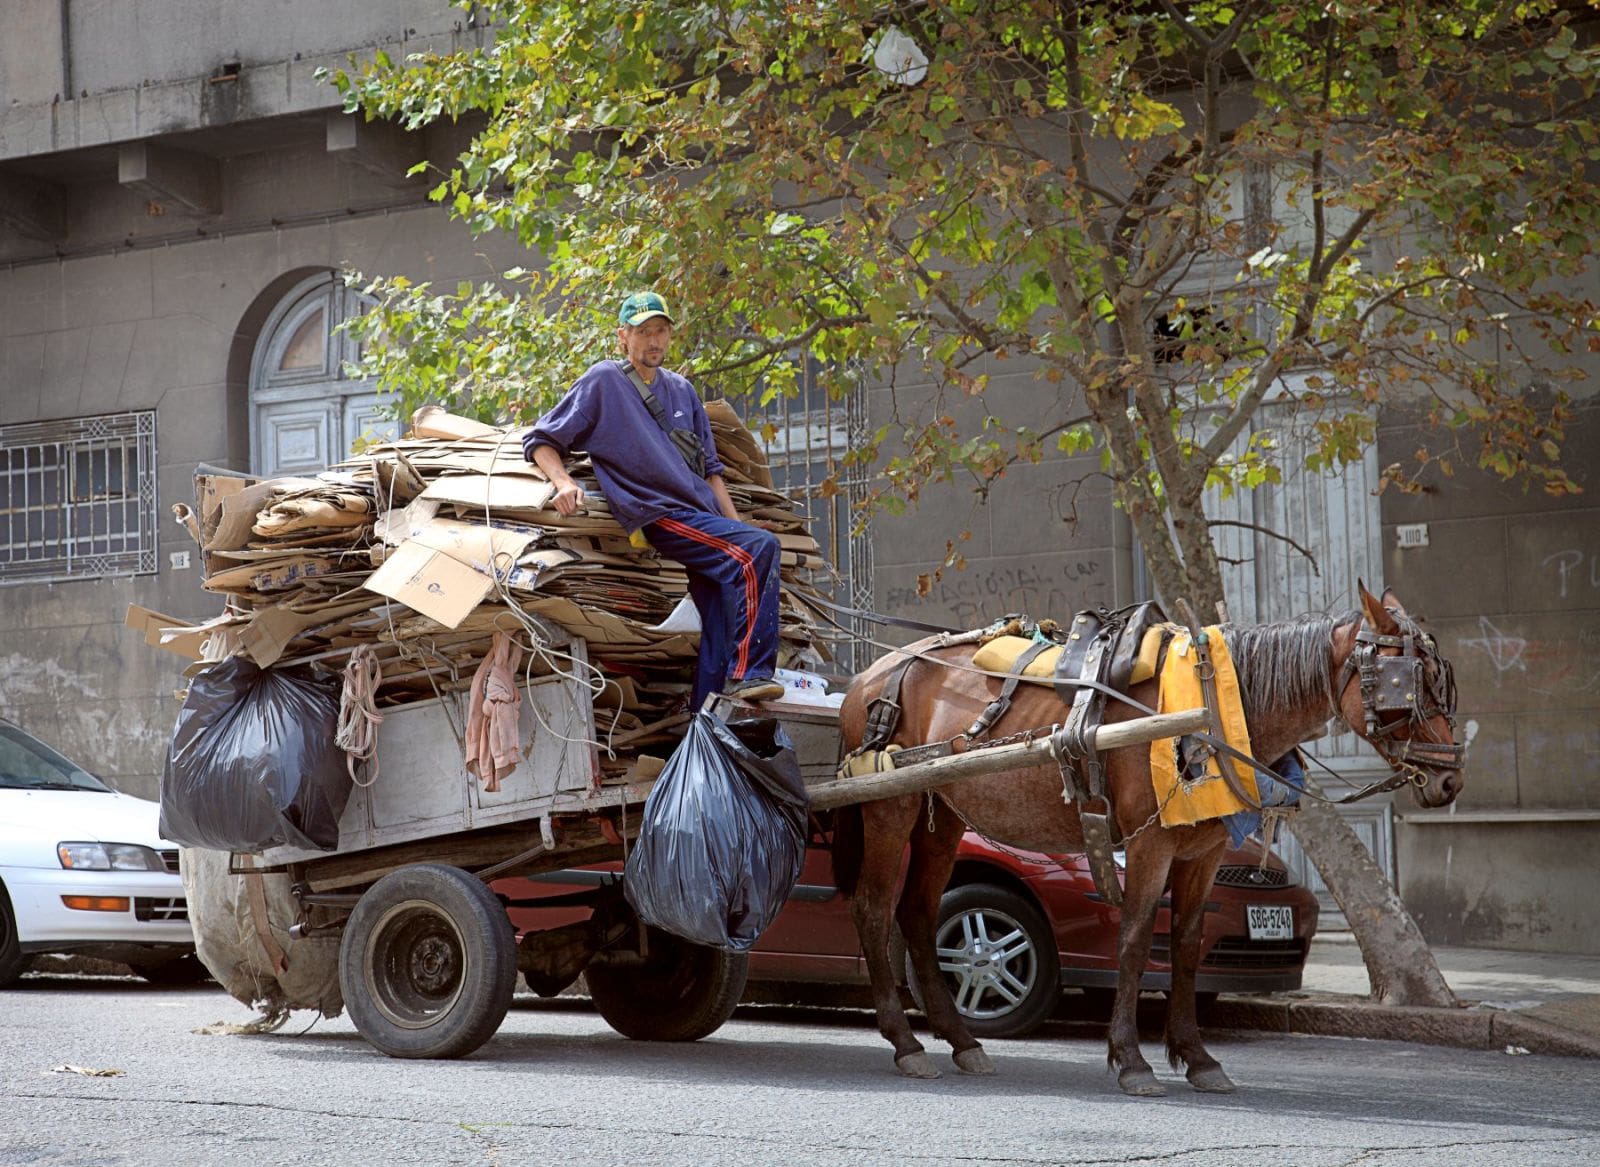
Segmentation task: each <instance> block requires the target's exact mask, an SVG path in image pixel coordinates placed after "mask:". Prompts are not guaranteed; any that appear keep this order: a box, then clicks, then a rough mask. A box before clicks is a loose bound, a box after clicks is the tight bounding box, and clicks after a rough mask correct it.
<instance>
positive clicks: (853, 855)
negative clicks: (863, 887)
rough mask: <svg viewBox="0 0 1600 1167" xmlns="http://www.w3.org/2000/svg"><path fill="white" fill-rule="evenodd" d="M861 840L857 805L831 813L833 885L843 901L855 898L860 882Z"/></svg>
mask: <svg viewBox="0 0 1600 1167" xmlns="http://www.w3.org/2000/svg"><path fill="white" fill-rule="evenodd" d="M865 838H866V832H865V830H864V824H863V822H862V818H861V805H860V804H859V803H856V804H854V805H852V806H841V807H839V808H838V809H836V810H835V811H834V812H833V884H834V886H835V887H837V888H838V889H839V891H840V892H841V893H843V895H844V896H845V898H847V899H848V898H849V897H850V896H853V895H855V894H856V883H857V882H858V881H859V880H860V879H861V861H862V859H863V857H864V855H865V851H866V849H865V846H864V840H865Z"/></svg>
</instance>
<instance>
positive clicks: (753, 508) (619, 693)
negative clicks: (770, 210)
mask: <svg viewBox="0 0 1600 1167" xmlns="http://www.w3.org/2000/svg"><path fill="white" fill-rule="evenodd" d="M708 412H710V414H711V417H712V422H713V428H714V432H715V436H716V439H717V452H718V454H719V456H720V457H721V458H722V460H723V462H724V465H725V467H726V473H725V479H726V481H727V484H728V488H729V492H730V493H731V495H732V496H733V499H734V502H735V504H736V505H737V506H738V508H739V511H740V513H741V514H742V515H744V516H746V517H747V518H748V519H749V520H750V521H751V522H753V523H755V524H756V525H758V526H762V527H766V528H768V529H770V530H772V531H773V532H774V533H776V534H777V535H778V537H779V539H780V540H781V541H782V543H783V554H782V568H781V575H782V578H783V582H784V584H785V589H784V594H783V599H782V603H781V615H780V621H781V624H780V638H781V647H780V652H779V663H780V664H789V663H796V662H798V663H802V664H803V663H805V662H806V661H809V660H816V659H820V658H823V657H825V656H826V652H825V650H824V647H823V644H822V640H823V633H822V632H821V631H819V624H818V622H817V621H816V620H815V619H814V618H813V611H812V610H810V608H809V606H808V605H807V604H806V602H805V598H806V597H807V596H810V595H814V594H815V592H814V590H813V587H812V584H811V577H812V574H813V572H814V571H815V570H819V569H824V570H825V567H824V564H823V562H822V559H821V556H820V554H819V552H818V549H817V544H816V542H815V540H814V539H812V538H811V536H810V534H809V533H808V532H807V530H806V520H805V516H803V515H802V514H800V513H798V512H797V511H796V509H795V507H794V504H793V503H792V502H791V501H790V500H789V499H788V498H787V497H786V496H785V495H783V494H781V493H779V492H778V491H776V490H774V489H773V487H772V479H771V475H770V474H769V472H768V470H767V466H766V463H765V460H764V458H763V457H762V454H761V451H760V449H759V447H758V446H757V445H756V443H755V440H754V438H753V437H752V436H751V435H750V433H749V431H747V430H746V429H745V428H744V426H743V424H742V423H741V422H740V421H739V419H738V417H737V415H735V414H734V412H733V411H732V410H731V409H730V408H728V407H727V406H726V405H725V404H723V403H720V402H713V403H712V404H711V405H710V406H709V407H708ZM521 434H522V430H521V429H510V430H504V429H497V428H494V427H491V426H486V425H482V424H480V423H477V422H473V421H470V420H468V419H465V418H459V417H455V416H453V415H450V414H447V413H444V412H442V411H439V410H422V411H419V412H418V414H417V415H416V416H415V417H414V418H413V421H412V428H411V431H410V432H409V433H408V434H407V435H406V436H405V437H404V438H402V439H400V440H397V441H394V442H390V443H387V444H384V445H380V446H376V447H373V448H371V449H368V450H366V451H365V452H364V453H362V454H361V455H360V456H359V457H356V458H352V459H351V460H350V461H347V462H344V463H341V464H340V465H339V466H336V467H334V468H332V469H331V470H328V471H325V472H323V473H321V474H319V475H317V476H316V477H314V478H275V479H269V480H265V481H254V480H251V479H248V478H242V477H230V476H227V475H220V474H202V475H199V476H197V478H196V480H195V481H196V502H195V506H194V507H193V508H190V507H187V506H180V507H177V508H175V510H176V512H177V514H178V518H179V519H180V521H182V522H183V523H184V524H185V525H186V526H187V527H188V528H189V531H190V533H191V534H192V535H193V537H194V539H195V541H196V542H197V543H198V544H199V547H200V553H201V562H202V566H203V569H204V575H205V581H204V586H205V588H206V589H207V590H209V591H214V592H219V593H222V594H224V595H226V596H227V607H226V610H225V611H224V612H223V614H222V615H220V616H218V617H216V618H215V619H213V620H210V621H207V622H205V623H204V624H199V625H186V624H184V623H183V622H182V621H175V620H172V619H170V618H169V617H165V616H162V615H160V614H159V613H153V612H148V611H146V610H144V609H135V610H133V611H131V612H130V615H129V624H130V625H133V626H136V627H138V628H139V629H141V630H142V631H143V632H144V633H145V635H146V639H147V641H149V642H151V643H156V644H162V645H163V646H165V647H171V648H173V649H174V650H175V651H179V652H183V653H186V654H187V655H190V656H193V657H195V658H196V659H197V660H200V661H212V660H217V659H221V658H222V657H225V656H229V655H232V654H234V653H245V654H247V655H248V656H250V657H251V658H252V659H253V660H254V661H255V662H256V663H257V664H259V665H261V666H262V667H268V666H272V665H278V664H291V663H302V662H307V661H311V662H316V663H317V664H318V667H322V668H331V669H338V668H342V667H343V665H344V663H345V660H346V659H347V658H348V656H349V655H350V653H351V652H352V650H353V649H355V648H356V647H357V646H359V645H366V646H369V647H370V648H371V649H372V650H373V651H374V654H375V655H376V658H377V660H378V664H379V666H380V669H381V672H382V682H381V684H380V685H379V688H378V692H377V701H378V704H379V705H380V706H381V705H392V704H398V703H403V702H407V701H412V700H418V699H424V698H429V697H433V696H435V695H436V694H438V693H440V692H445V691H450V690H459V689H462V688H465V687H466V686H467V685H468V684H469V683H470V680H471V676H472V673H473V671H474V670H475V669H476V668H477V666H478V664H479V663H480V662H481V661H482V659H483V658H484V657H485V656H486V655H487V654H488V651H489V648H490V644H491V641H492V638H493V635H494V633H495V631H496V630H500V631H505V632H509V633H513V634H519V635H520V634H521V633H523V632H524V631H526V627H525V622H524V621H523V620H522V618H521V614H522V613H531V614H533V615H536V616H539V617H541V618H543V619H545V620H547V621H550V622H553V623H555V624H558V625H560V626H562V627H563V628H565V629H566V630H567V631H568V632H570V633H571V634H573V635H576V636H581V637H582V638H583V639H584V640H585V641H586V642H587V645H588V652H589V657H590V659H591V662H592V663H593V664H595V665H596V666H598V668H599V669H600V670H601V672H602V673H603V675H604V677H605V680H606V688H605V691H604V692H603V693H602V694H601V696H600V697H599V698H598V699H597V702H596V705H597V710H596V712H597V720H598V723H599V727H600V732H601V733H602V734H608V735H615V734H619V733H620V734H624V735H625V734H630V733H631V734H636V735H637V734H638V733H639V731H640V730H641V729H642V728H643V727H645V726H647V725H648V724H650V723H652V722H654V721H657V720H659V719H660V718H661V717H662V716H664V715H665V714H667V713H668V712H670V711H671V710H672V709H673V708H674V707H675V706H677V705H680V704H681V703H682V700H683V697H684V695H685V694H686V693H687V691H688V689H689V685H690V680H691V675H692V674H691V670H692V667H693V662H694V657H695V652H696V649H697V646H698V632H697V630H696V629H697V625H696V624H695V623H693V622H692V621H691V622H690V623H689V624H688V625H685V623H684V619H685V616H686V613H687V612H688V611H689V605H688V604H687V603H686V601H685V597H686V594H687V580H686V578H685V575H684V572H683V569H682V568H681V567H680V566H679V565H678V564H677V563H675V562H673V561H672V560H669V559H663V558H661V557H659V556H657V555H656V554H655V553H654V552H653V551H652V550H650V549H649V548H648V547H646V548H642V549H641V548H640V547H638V546H635V545H633V544H632V543H630V541H629V538H628V535H627V532H625V531H624V530H623V529H622V528H621V527H620V526H619V525H618V524H617V522H616V521H615V519H613V518H612V516H611V513H610V510H609V508H608V507H607V506H606V503H605V500H604V497H603V495H602V494H601V492H600V487H599V483H598V482H597V481H596V480H595V478H594V474H593V469H592V467H591V466H590V465H589V463H588V462H587V460H585V459H577V460H573V461H571V463H570V466H571V470H572V473H573V475H574V477H576V478H577V479H578V481H579V482H580V483H581V484H582V485H583V487H584V490H585V493H586V495H587V500H586V505H585V507H584V508H583V510H582V511H581V512H579V513H578V514H575V515H570V516H564V515H562V514H560V513H559V512H558V511H556V509H555V507H554V506H553V505H551V499H552V496H553V494H554V490H553V488H552V487H551V485H550V483H549V482H547V481H546V480H545V478H544V475H543V474H542V473H541V472H540V471H539V469H538V468H537V467H536V466H533V465H531V464H530V463H528V462H526V461H524V460H523V456H522V446H521ZM524 639H526V637H524ZM194 667H196V668H198V667H201V666H200V665H196V666H194Z"/></svg>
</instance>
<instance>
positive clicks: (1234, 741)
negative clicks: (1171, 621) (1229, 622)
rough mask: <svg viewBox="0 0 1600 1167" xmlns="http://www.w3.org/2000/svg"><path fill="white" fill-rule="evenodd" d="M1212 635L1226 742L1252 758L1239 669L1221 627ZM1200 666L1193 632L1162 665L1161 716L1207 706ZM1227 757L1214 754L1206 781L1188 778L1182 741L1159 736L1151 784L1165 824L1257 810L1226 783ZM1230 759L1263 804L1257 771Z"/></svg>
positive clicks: (1177, 641) (1175, 642)
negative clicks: (1182, 769)
mask: <svg viewBox="0 0 1600 1167" xmlns="http://www.w3.org/2000/svg"><path fill="white" fill-rule="evenodd" d="M1206 633H1207V635H1206V642H1207V645H1208V646H1209V648H1210V649H1211V663H1212V664H1213V665H1214V666H1215V668H1216V676H1217V704H1219V705H1220V706H1221V707H1222V708H1221V710H1220V711H1219V712H1220V714H1221V718H1222V736H1223V739H1224V740H1225V741H1226V742H1227V743H1228V744H1229V745H1230V746H1232V747H1233V748H1234V749H1236V750H1239V751H1241V752H1243V753H1246V754H1248V753H1250V729H1249V727H1248V726H1246V725H1245V721H1244V701H1243V699H1242V698H1241V697H1240V696H1239V678H1238V676H1237V675H1236V674H1235V673H1234V671H1233V658H1232V657H1231V656H1229V655H1228V646H1227V645H1226V644H1225V643H1223V640H1222V631H1221V629H1219V628H1217V627H1215V626H1212V627H1211V628H1208V629H1206ZM1194 665H1195V653H1194V649H1193V646H1192V645H1191V644H1190V636H1189V633H1187V632H1179V633H1177V634H1176V635H1174V636H1173V638H1172V642H1171V643H1170V644H1169V645H1168V646H1167V659H1166V662H1165V663H1164V664H1163V665H1162V666H1161V712H1163V713H1175V712H1177V711H1178V710H1180V709H1198V708H1201V707H1202V706H1204V705H1205V703H1206V702H1205V694H1204V692H1203V691H1202V690H1201V687H1200V678H1199V677H1198V676H1196V675H1195V669H1194ZM1223 759H1224V756H1223V755H1217V754H1213V755H1212V756H1211V757H1209V758H1207V759H1206V770H1205V776H1204V777H1202V778H1197V779H1194V780H1192V781H1190V780H1185V779H1182V778H1180V777H1179V773H1178V739H1177V738H1170V737H1167V738H1157V739H1156V740H1155V741H1153V742H1151V743H1150V781H1151V782H1152V783H1153V784H1154V786H1155V791H1156V801H1157V802H1158V803H1160V805H1161V825H1162V826H1164V827H1181V826H1187V825H1189V824H1190V823H1199V822H1204V821H1206V820H1207V819H1215V818H1222V817H1223V816H1224V815H1230V814H1233V813H1234V812H1236V811H1241V810H1250V809H1251V807H1250V806H1249V804H1247V803H1245V802H1243V801H1242V800H1241V799H1240V798H1239V796H1238V795H1237V794H1235V793H1234V792H1233V789H1232V788H1231V787H1230V786H1229V785H1228V783H1227V782H1226V781H1225V780H1224V779H1223V777H1222V771H1221V769H1220V768H1219V761H1221V760H1223ZM1225 760H1226V761H1227V764H1228V765H1230V766H1232V767H1233V774H1234V776H1235V778H1236V781H1237V784H1238V786H1239V788H1240V789H1241V790H1243V791H1244V792H1245V793H1246V794H1247V795H1248V796H1249V797H1250V798H1252V799H1254V800H1255V801H1256V802H1258V803H1259V802H1260V795H1259V794H1258V793H1257V792H1256V775H1255V771H1254V770H1252V769H1251V768H1250V767H1249V766H1246V765H1245V764H1244V763H1242V762H1238V761H1235V760H1234V759H1232V758H1226V759H1225Z"/></svg>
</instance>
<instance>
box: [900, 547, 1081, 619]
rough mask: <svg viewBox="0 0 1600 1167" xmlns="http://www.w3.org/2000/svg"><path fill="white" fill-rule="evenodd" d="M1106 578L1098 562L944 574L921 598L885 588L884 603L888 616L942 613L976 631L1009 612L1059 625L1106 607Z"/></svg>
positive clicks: (913, 590) (908, 590)
mask: <svg viewBox="0 0 1600 1167" xmlns="http://www.w3.org/2000/svg"><path fill="white" fill-rule="evenodd" d="M1110 577H1111V573H1110V572H1109V571H1108V570H1106V567H1105V565H1104V564H1102V563H1101V562H1100V561H1099V560H1097V559H1070V560H1065V561H1062V562H1056V563H1024V564H1019V565H1015V566H1010V565H1002V566H996V567H989V568H982V569H978V570H969V571H958V572H946V573H945V575H944V576H943V577H941V578H940V579H937V580H935V581H934V582H933V585H932V588H931V589H930V590H929V592H928V594H927V595H925V596H919V595H918V594H917V589H916V587H915V586H908V587H890V588H888V589H887V590H886V591H885V592H884V600H883V603H884V610H885V611H886V612H888V613H889V614H891V615H895V614H901V613H904V614H907V615H917V614H918V613H923V614H926V613H927V612H928V611H929V610H930V609H942V610H944V611H947V612H949V613H950V618H951V620H952V622H953V623H955V624H957V625H958V626H960V627H971V628H975V627H978V626H979V625H981V624H984V623H987V622H988V621H990V620H994V619H996V618H998V617H1000V616H1004V615H1006V614H1008V613H1012V612H1026V613H1027V614H1028V615H1030V616H1033V617H1034V618H1035V619H1041V618H1043V617H1046V616H1049V617H1053V618H1055V619H1057V620H1061V619H1065V618H1066V617H1067V616H1070V615H1071V614H1072V613H1073V612H1076V611H1079V610H1080V609H1082V608H1086V607H1091V606H1093V605H1094V604H1097V603H1104V602H1106V601H1107V600H1108V599H1109V596H1108V594H1107V591H1108V589H1109V587H1110Z"/></svg>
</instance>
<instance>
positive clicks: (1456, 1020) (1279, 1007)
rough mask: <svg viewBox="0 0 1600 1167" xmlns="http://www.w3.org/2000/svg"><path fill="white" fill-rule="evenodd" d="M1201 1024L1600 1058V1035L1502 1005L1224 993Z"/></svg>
mask: <svg viewBox="0 0 1600 1167" xmlns="http://www.w3.org/2000/svg"><path fill="white" fill-rule="evenodd" d="M1203 1024H1204V1025H1205V1027H1206V1028H1214V1029H1251V1030H1260V1031H1265V1032H1269V1033H1303V1034H1307V1035H1309V1036H1316V1037H1364V1038H1370V1039H1372V1040H1376V1041H1407V1042H1413V1043H1415V1044H1418V1045H1444V1046H1454V1047H1456V1048H1458V1049H1503V1048H1508V1047H1516V1048H1517V1049H1518V1050H1520V1051H1526V1052H1527V1053H1530V1054H1545V1055H1553V1056H1558V1057H1586V1058H1600V1037H1595V1036H1592V1035H1589V1034H1583V1033H1574V1032H1572V1031H1571V1030H1568V1029H1564V1028H1562V1027H1560V1026H1556V1025H1551V1024H1550V1023H1549V1022H1547V1021H1541V1020H1539V1019H1538V1018H1534V1017H1525V1016H1522V1015H1521V1014H1519V1013H1517V1012H1515V1011H1505V1010H1500V1009H1482V1008H1478V1009H1474V1008H1467V1007H1462V1008H1458V1009H1439V1008H1431V1007H1425V1006H1414V1005H1380V1004H1377V1003H1375V1002H1372V1001H1364V1000H1360V999H1352V1000H1350V1001H1348V1002H1333V1001H1267V1000H1259V999H1254V998H1247V997H1220V998H1218V999H1217V1001H1216V1003H1215V1004H1213V1005H1212V1006H1211V1008H1210V1009H1209V1010H1207V1011H1206V1014H1205V1017H1204V1022H1203Z"/></svg>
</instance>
